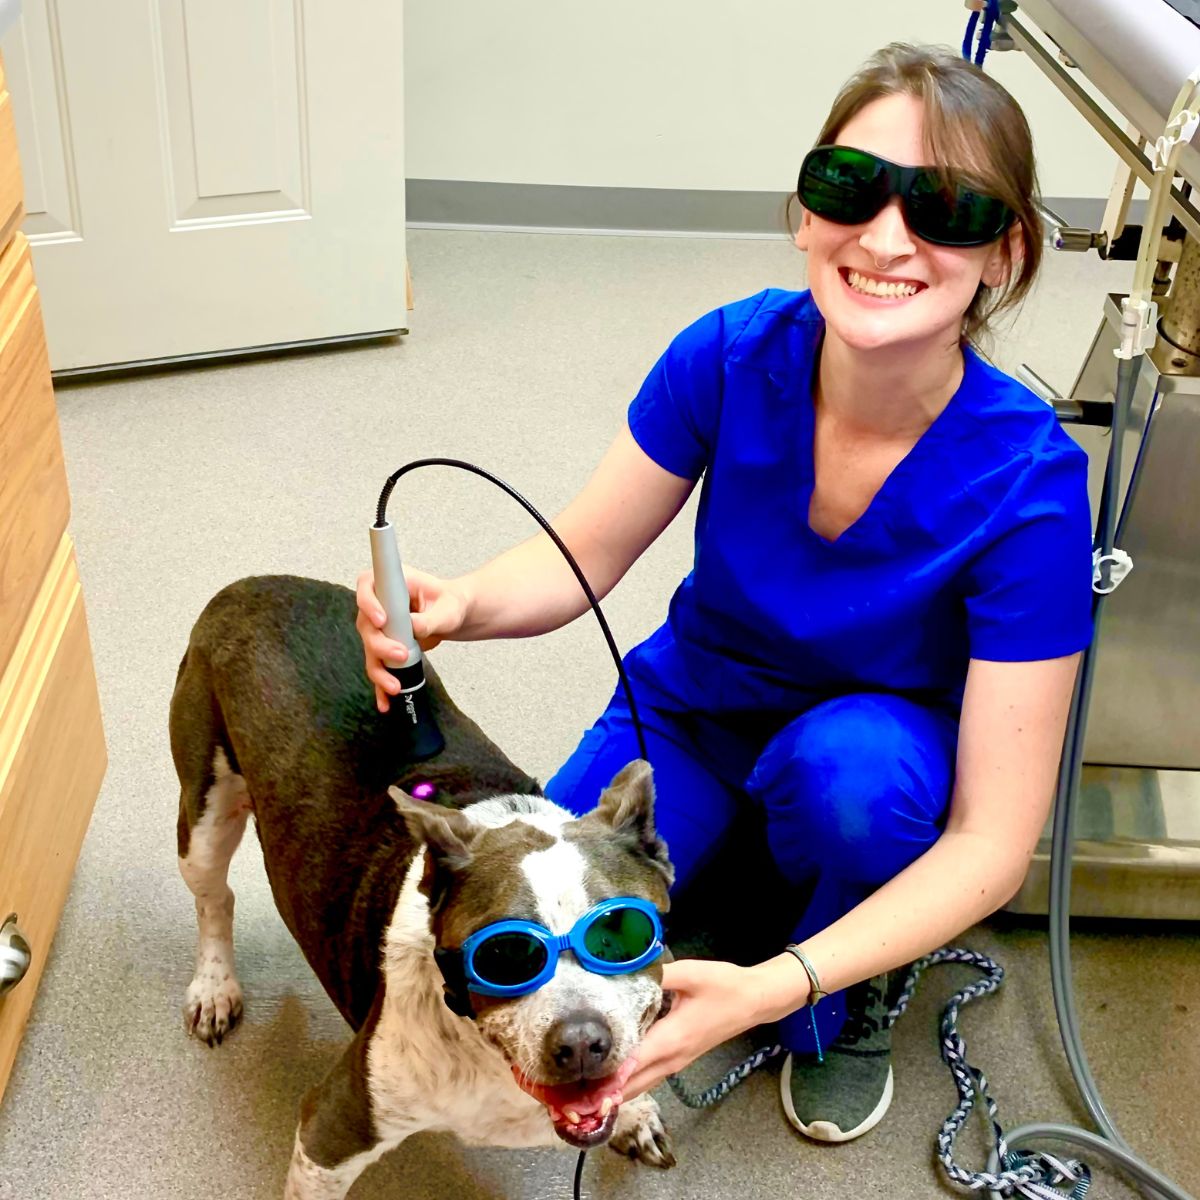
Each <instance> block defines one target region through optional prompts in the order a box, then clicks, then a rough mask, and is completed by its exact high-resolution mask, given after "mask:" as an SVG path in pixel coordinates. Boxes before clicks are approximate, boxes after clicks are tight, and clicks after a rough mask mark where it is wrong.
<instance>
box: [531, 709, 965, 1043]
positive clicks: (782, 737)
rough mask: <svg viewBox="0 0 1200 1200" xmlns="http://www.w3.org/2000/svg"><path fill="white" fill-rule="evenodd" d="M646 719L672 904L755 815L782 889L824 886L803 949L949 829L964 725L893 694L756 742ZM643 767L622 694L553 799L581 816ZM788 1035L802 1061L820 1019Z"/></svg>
mask: <svg viewBox="0 0 1200 1200" xmlns="http://www.w3.org/2000/svg"><path fill="white" fill-rule="evenodd" d="M638 711H639V714H640V715H641V718H642V726H643V728H644V730H645V735H646V748H647V752H648V754H649V757H650V762H651V765H652V766H653V768H654V781H655V793H656V800H655V820H656V823H657V826H658V830H659V833H660V834H661V836H662V837H663V838H664V840H665V841H666V843H667V846H668V848H669V850H670V854H671V861H672V862H673V863H674V864H675V885H674V888H673V889H672V896H677V895H679V894H680V893H682V892H684V891H686V888H687V886H688V884H689V883H690V882H691V881H692V880H693V879H694V878H695V876H696V873H697V872H698V870H699V869H700V868H701V867H703V866H704V865H705V864H706V863H708V862H709V861H710V860H711V859H712V858H713V857H714V855H716V854H717V853H718V851H719V850H720V848H721V845H722V842H723V840H724V839H725V838H726V837H727V835H728V834H729V831H730V829H731V827H732V825H733V823H734V822H735V820H737V819H738V818H739V816H741V815H742V814H744V813H745V812H746V811H747V810H748V809H755V810H757V812H756V816H757V818H758V819H759V821H760V822H761V824H762V826H763V827H764V828H765V831H766V842H767V848H768V849H769V851H770V854H771V856H772V858H773V859H774V861H775V863H776V865H777V866H778V868H779V870H780V871H781V872H782V874H783V876H784V878H785V879H786V880H787V881H788V882H789V883H791V884H797V885H799V884H803V883H812V884H813V891H812V894H811V899H810V900H809V902H808V906H807V908H805V910H804V911H803V912H802V913H799V914H797V917H798V920H797V922H796V925H795V929H794V932H793V934H792V940H793V941H796V942H802V941H803V940H804V939H805V938H808V937H811V936H813V935H814V934H816V933H818V932H820V931H821V930H822V929H824V928H825V927H826V926H828V925H830V924H832V923H833V922H834V921H836V920H837V919H838V918H839V917H841V916H843V915H844V914H845V913H847V912H849V911H850V909H852V908H854V907H855V905H857V904H858V903H859V902H860V901H862V900H863V899H865V898H866V897H867V896H868V895H870V893H871V892H873V891H874V890H875V889H876V888H878V887H880V886H881V885H882V884H884V883H886V882H887V881H888V880H889V879H891V878H892V877H893V876H895V875H897V874H898V873H899V872H900V871H902V870H903V869H904V868H905V867H906V866H908V864H909V863H911V862H912V861H913V860H914V859H916V858H918V857H920V855H921V854H922V853H923V852H924V851H925V850H926V849H928V847H929V846H931V845H932V844H933V843H934V842H935V841H936V840H937V838H938V836H939V834H940V832H941V830H942V827H943V824H944V821H945V814H946V810H947V807H948V805H949V801H950V792H951V788H952V786H953V782H954V756H955V749H956V744H957V740H958V723H957V721H956V720H955V719H954V717H953V716H952V715H950V714H949V713H947V712H945V711H936V710H933V709H929V708H925V707H922V706H921V705H918V704H915V703H913V702H912V701H909V700H906V699H903V698H901V697H898V696H893V695H884V694H879V695H875V694H863V695H849V696H843V697H839V698H837V699H834V700H829V701H826V702H824V703H822V704H818V705H816V706H815V707H814V708H811V709H809V710H808V711H806V712H804V713H802V714H801V715H800V716H798V717H795V718H794V719H792V720H790V721H789V722H788V723H787V724H784V725H782V727H778V728H772V727H771V726H770V725H769V723H768V722H767V721H765V720H762V721H758V722H757V726H758V732H757V733H755V732H753V731H752V730H751V729H750V728H749V727H748V726H747V725H746V723H745V722H743V723H742V728H740V729H738V728H730V726H729V725H728V724H724V725H722V724H719V723H718V722H716V721H714V720H712V719H709V718H707V717H705V716H703V715H702V714H696V713H673V712H664V711H661V710H657V709H655V708H653V707H647V705H646V704H645V702H644V701H643V702H641V703H639V705H638ZM764 725H767V730H766V732H763V726H764ZM764 738H765V740H764ZM638 756H639V752H638V746H637V738H636V736H635V734H634V730H633V724H632V722H631V720H630V717H629V709H628V708H627V706H626V705H625V702H624V699H623V697H622V695H621V692H620V690H618V693H617V695H616V696H615V697H614V698H613V701H612V703H611V704H610V705H609V707H608V709H607V710H606V711H605V712H604V713H603V714H602V715H601V717H600V719H599V720H598V721H597V722H596V723H595V724H594V725H593V726H592V728H591V729H589V730H588V731H587V733H586V734H584V736H583V740H582V741H581V742H580V743H579V746H578V747H577V748H576V750H575V752H574V754H572V755H571V757H570V758H569V759H568V760H567V762H566V763H565V764H564V765H563V766H562V768H561V769H560V770H559V771H558V773H557V774H556V775H555V776H554V778H553V779H551V780H550V782H549V783H548V784H547V785H546V789H545V790H546V794H547V795H548V796H549V797H550V798H551V799H552V800H554V801H555V802H556V803H558V804H560V805H562V806H563V807H564V808H566V809H568V810H570V811H571V812H575V813H578V814H580V815H582V814H584V813H586V812H588V811H589V810H590V809H591V808H593V807H594V806H595V803H596V800H597V798H598V796H599V795H600V792H601V791H602V790H603V789H604V788H605V787H606V786H607V785H608V784H609V782H610V781H611V780H612V777H613V776H614V775H616V773H617V772H618V771H619V770H620V769H621V768H622V767H623V766H625V764H626V763H628V762H630V761H631V760H632V759H635V758H637V757H638ZM735 902H736V903H739V904H747V907H749V908H750V910H751V912H750V913H749V914H748V917H749V919H753V918H752V912H753V897H738V898H737V899H736V901H735ZM781 949H782V947H781ZM844 997H845V993H844V992H839V993H834V994H833V995H831V996H830V997H828V998H827V999H825V1000H823V1001H821V1003H820V1004H818V1005H817V1006H816V1007H815V1008H814V1009H813V1013H815V1015H816V1023H817V1029H818V1032H819V1036H820V1038H821V1043H822V1045H825V1046H827V1045H829V1044H830V1043H831V1042H832V1041H833V1039H834V1038H836V1037H837V1035H838V1032H839V1031H840V1030H841V1028H842V1025H843V1023H844V1021H845V1018H846V1007H845V999H844ZM780 1038H781V1040H782V1042H783V1044H784V1045H785V1046H786V1047H787V1048H788V1049H790V1050H796V1051H800V1052H811V1051H812V1050H814V1049H815V1044H814V1040H813V1030H812V1017H811V1016H810V1014H809V1012H808V1011H807V1010H806V1009H801V1010H800V1011H798V1012H796V1013H793V1014H792V1015H791V1016H790V1017H788V1018H786V1019H785V1020H784V1021H783V1023H782V1025H781V1028H780Z"/></svg>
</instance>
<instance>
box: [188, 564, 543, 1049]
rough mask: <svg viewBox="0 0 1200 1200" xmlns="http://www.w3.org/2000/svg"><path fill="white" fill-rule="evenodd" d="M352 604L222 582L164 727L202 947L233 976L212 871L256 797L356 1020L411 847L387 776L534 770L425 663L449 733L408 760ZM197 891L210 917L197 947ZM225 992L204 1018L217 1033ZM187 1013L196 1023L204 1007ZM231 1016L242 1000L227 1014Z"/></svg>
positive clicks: (513, 776)
mask: <svg viewBox="0 0 1200 1200" xmlns="http://www.w3.org/2000/svg"><path fill="white" fill-rule="evenodd" d="M355 611H356V610H355V602H354V595H353V593H352V592H351V591H349V589H347V588H343V587H338V586H336V585H333V584H329V583H322V582H320V581H317V580H312V579H303V578H298V577H294V576H266V577H258V578H251V579H244V580H241V581H239V582H237V583H234V584H231V585H230V586H229V587H227V588H225V589H224V590H222V591H221V592H219V593H218V594H217V595H216V596H215V597H214V598H213V599H212V600H211V601H210V602H209V604H208V606H207V607H206V608H205V610H204V612H203V613H202V614H201V616H200V618H199V619H198V620H197V622H196V625H195V627H194V629H193V631H192V636H191V639H190V642H189V645H188V649H187V653H186V654H185V656H184V659H183V662H182V663H181V665H180V668H179V674H178V678H177V680H176V684H175V692H174V695H173V697H172V701H171V715H170V733H171V750H172V754H173V757H174V760H175V766H176V770H177V772H178V775H179V779H180V785H181V796H180V811H179V830H178V837H179V854H180V859H181V866H182V867H183V869H184V874H185V877H186V878H188V880H189V884H192V887H193V891H194V892H196V896H197V910H198V915H200V920H201V951H200V956H201V958H203V956H204V955H205V953H206V952H207V954H208V955H209V957H210V959H211V956H212V955H213V954H216V956H217V960H218V961H217V963H216V964H215V966H214V967H213V968H212V972H213V974H214V975H216V974H220V973H224V967H226V966H228V968H229V970H228V974H229V975H230V976H232V944H231V943H230V945H229V950H228V955H227V956H226V955H225V954H224V952H223V951H222V949H221V946H220V945H219V944H218V943H222V942H224V941H227V940H228V938H226V937H223V936H221V935H222V934H223V931H224V927H225V926H226V925H227V924H230V923H231V920H232V894H231V893H229V890H228V887H227V886H226V885H225V882H224V869H223V867H222V869H221V870H220V872H219V876H220V877H219V878H217V877H216V876H215V875H214V867H215V866H216V865H218V864H219V863H220V860H223V865H224V866H226V867H227V865H228V860H229V857H230V856H231V855H232V853H233V849H234V848H236V845H237V841H238V839H239V838H240V835H241V831H242V829H243V828H244V825H245V820H246V817H247V815H248V813H249V812H251V811H253V812H254V814H255V816H256V824H257V827H258V834H259V839H260V841H261V843H262V849H263V857H264V860H265V863H266V869H267V876H268V878H269V880H270V883H271V890H272V892H273V894H274V897H275V902H276V905H277V906H278V908H279V911H280V914H281V915H282V916H283V919H284V921H285V922H286V923H287V925H288V928H289V929H290V930H291V932H292V934H293V936H294V937H295V938H296V940H297V942H298V943H299V944H300V946H301V947H302V948H303V949H304V951H305V954H306V956H307V957H308V960H309V962H310V964H311V965H312V967H313V969H314V971H315V972H316V973H317V975H318V977H319V978H320V980H321V982H322V984H323V985H324V986H325V989H326V991H327V992H328V993H329V995H330V996H331V998H332V999H333V1001H334V1003H335V1004H337V1006H338V1008H339V1009H340V1011H341V1012H342V1014H343V1015H344V1016H345V1017H346V1019H347V1020H348V1021H349V1022H350V1024H351V1025H352V1026H353V1027H355V1028H358V1027H359V1026H360V1025H361V1024H362V1022H363V1021H364V1020H365V1019H366V1016H367V1013H368V1012H369V1010H370V1007H371V1003H372V1001H373V999H374V997H375V995H376V993H377V991H378V987H379V982H380V971H379V958H380V944H381V940H382V934H383V929H382V922H384V921H386V919H387V918H388V916H390V914H391V913H392V911H393V909H394V908H395V901H396V895H397V892H398V889H399V887H400V883H401V880H402V878H403V874H404V867H405V865H406V864H407V862H408V860H409V858H410V857H411V855H412V853H413V849H414V847H413V844H412V840H411V838H410V836H409V834H408V832H407V830H406V828H405V826H404V823H403V821H402V820H401V819H400V818H399V816H398V815H397V813H396V809H395V805H394V803H393V802H392V800H391V799H390V797H389V796H388V795H387V787H388V785H390V784H398V785H399V786H400V787H402V788H407V787H411V786H412V785H413V784H415V783H416V782H417V781H418V780H428V781H431V782H433V783H434V784H435V785H436V787H437V789H438V793H439V795H438V799H439V800H441V801H442V802H448V803H452V804H455V805H464V804H468V803H470V802H472V801H473V800H475V799H478V798H481V797H482V796H486V795H495V794H497V793H513V792H536V791H537V785H536V783H535V782H534V781H533V780H532V779H530V778H529V777H528V776H526V775H525V774H524V773H523V772H521V771H519V770H518V769H517V768H516V767H515V766H513V764H512V763H511V762H509V760H508V759H507V758H506V757H505V756H504V755H503V754H502V753H501V752H500V751H499V750H498V749H497V748H496V747H495V746H494V745H493V744H492V743H491V742H490V741H489V740H488V739H487V738H486V737H485V736H484V734H483V733H482V731H481V730H480V729H479V728H478V726H476V725H475V723H474V722H473V721H471V720H469V719H468V718H467V717H465V716H464V715H463V714H462V713H461V712H460V711H459V710H458V709H457V708H456V707H455V706H454V705H453V703H452V702H451V701H450V700H449V698H448V696H447V695H446V693H445V691H444V689H443V688H442V686H441V683H440V681H439V680H438V678H437V675H436V673H435V672H434V671H433V670H432V669H430V668H429V667H428V666H427V671H426V675H427V680H428V682H427V684H426V687H427V689H428V692H429V699H430V704H431V708H432V711H433V714H434V716H435V719H436V720H437V721H438V724H439V726H440V727H441V729H442V732H443V734H444V735H445V738H446V748H445V750H444V751H443V752H442V753H441V754H440V755H438V757H437V759H436V760H434V761H433V762H432V763H430V764H428V765H427V766H425V767H422V765H421V764H414V763H411V762H407V761H404V759H403V757H402V754H401V751H400V747H402V745H403V743H402V742H401V741H400V739H398V738H397V737H396V736H395V734H394V728H395V727H394V725H393V720H394V719H395V717H394V716H393V714H387V715H384V714H380V713H379V712H378V710H377V709H376V707H375V701H374V694H373V691H372V688H371V685H370V684H369V682H368V681H367V680H366V678H365V676H364V674H363V668H362V649H361V644H360V642H359V639H358V635H357V633H356V632H355V628H354V618H355ZM197 838H199V839H201V840H202V842H203V843H204V844H203V846H198V845H197V844H196V841H197ZM197 851H200V852H199V853H198V852H197ZM189 862H190V863H191V875H189V867H188V864H189ZM210 862H211V863H212V864H213V866H208V865H205V864H207V863H210ZM192 876H195V879H196V882H195V883H193V879H192ZM210 877H211V878H210ZM197 885H198V886H199V890H198V887H197ZM202 892H203V893H206V894H207V897H208V898H207V899H205V898H204V897H203V896H202ZM205 905H206V906H207V908H208V910H209V914H208V915H209V924H210V925H211V926H212V932H213V937H211V938H210V939H209V941H210V945H209V947H208V949H207V951H206V948H205V944H204V943H205V937H204V925H205V916H204V914H203V913H202V912H201V911H200V910H201V908H202V906H205ZM224 908H227V909H228V921H227V920H226V919H225V913H224V912H223V909H224ZM230 933H231V929H230ZM198 966H199V962H198ZM198 974H199V972H198ZM220 982H221V981H220V980H219V979H216V980H214V983H218V984H219V983H220ZM219 990H220V989H219V988H217V991H218V992H219ZM235 1004H236V1006H238V1007H240V993H239V994H238V995H237V997H236V999H235V1000H230V1001H229V1009H230V1011H231V1013H232V1009H233V1007H234V1006H235ZM220 1007H221V1006H220V1004H219V1003H218V1004H217V1005H216V1009H215V1011H214V1013H213V1018H212V1019H213V1022H214V1024H216V1025H217V1026H218V1028H217V1036H218V1038H219V1036H220V1034H221V1033H223V1032H224V1029H223V1028H219V1026H220V1025H221V1024H222V1022H221V1020H220V1017H221V1014H220ZM196 1019H197V1020H198V1021H199V1022H200V1024H201V1025H204V1023H205V1017H204V1014H203V1012H202V1013H201V1014H200V1015H199V1016H198V1017H197V1018H196ZM232 1020H236V1013H232V1019H229V1018H228V1016H227V1018H226V1020H225V1022H224V1027H226V1028H227V1027H228V1025H229V1024H232ZM201 1032H202V1035H203V1032H204V1030H203V1029H202V1031H201Z"/></svg>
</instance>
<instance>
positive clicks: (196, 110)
mask: <svg viewBox="0 0 1200 1200" xmlns="http://www.w3.org/2000/svg"><path fill="white" fill-rule="evenodd" d="M401 11H402V5H401V2H400V0H103V2H100V0H22V16H21V19H20V20H19V21H18V22H17V24H16V25H15V26H14V27H13V28H12V29H11V30H10V31H9V33H8V34H7V35H6V36H5V38H4V40H3V43H2V45H0V49H2V51H3V54H4V62H5V68H6V71H7V75H8V87H9V90H10V91H11V93H12V99H13V109H14V113H15V116H16V123H17V137H18V142H19V146H20V152H21V161H22V168H23V171H24V178H25V208H26V211H27V213H28V216H27V218H26V222H25V225H24V229H25V232H26V233H27V234H28V235H29V238H30V241H31V242H32V243H33V245H34V265H35V270H36V272H37V280H38V285H39V287H40V289H41V293H42V304H43V308H44V311H45V321H46V331H47V339H48V341H49V344H50V357H51V364H52V366H53V367H54V369H55V370H57V371H66V370H72V369H77V368H81V367H93V366H97V365H103V364H114V363H130V362H141V361H147V360H159V359H172V358H178V357H181V356H182V357H188V356H192V355H206V354H214V353H216V354H219V353H223V352H231V351H236V350H241V349H247V348H252V347H260V346H272V345H287V344H292V343H296V342H305V341H310V340H316V339H328V338H345V337H353V336H361V335H365V334H377V333H384V332H392V331H397V330H401V329H403V328H404V325H405V316H406V313H405V286H404V278H405V259H404V158H403V78H402V67H403V46H402V21H401Z"/></svg>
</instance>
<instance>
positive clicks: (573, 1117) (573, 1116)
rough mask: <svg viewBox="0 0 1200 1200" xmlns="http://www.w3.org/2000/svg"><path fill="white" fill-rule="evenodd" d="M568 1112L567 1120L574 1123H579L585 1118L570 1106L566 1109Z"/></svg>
mask: <svg viewBox="0 0 1200 1200" xmlns="http://www.w3.org/2000/svg"><path fill="white" fill-rule="evenodd" d="M566 1114H567V1120H568V1121H570V1122H571V1124H572V1125H578V1124H579V1123H580V1122H581V1121H582V1120H583V1118H582V1117H581V1116H580V1115H579V1114H578V1113H577V1112H574V1111H572V1110H571V1109H569V1108H568V1109H566Z"/></svg>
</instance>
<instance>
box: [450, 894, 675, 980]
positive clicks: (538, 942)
mask: <svg viewBox="0 0 1200 1200" xmlns="http://www.w3.org/2000/svg"><path fill="white" fill-rule="evenodd" d="M564 950H570V951H571V952H572V953H573V954H574V955H575V958H576V961H577V962H578V963H579V965H580V966H581V967H583V968H584V969H585V970H588V971H592V972H593V973H595V974H597V975H627V974H630V973H632V972H633V971H640V970H641V969H642V967H645V966H649V965H650V963H652V962H653V961H654V960H655V959H656V958H658V956H659V955H660V954H661V953H662V952H663V930H662V921H661V920H660V918H659V915H658V911H657V910H656V909H655V907H654V905H653V904H650V903H649V902H648V901H646V900H641V899H638V898H637V897H633V896H621V897H618V898H616V899H614V900H603V901H601V903H599V904H597V905H596V906H595V907H594V908H590V909H588V911H587V912H585V913H584V914H583V916H582V917H580V918H579V920H578V921H576V922H575V925H574V926H573V928H572V929H571V931H570V932H569V933H564V934H563V935H562V936H561V937H558V936H555V935H554V934H553V933H551V932H550V930H548V929H546V928H544V927H543V926H541V925H537V924H535V923H534V922H533V921H521V920H508V921H496V922H494V923H493V924H491V925H485V926H484V927H483V928H482V929H480V930H478V931H477V932H475V933H473V934H471V936H470V937H469V938H467V940H466V941H465V942H463V945H462V956H463V968H464V971H465V973H466V977H467V987H468V988H469V989H470V990H471V991H472V992H477V993H479V994H480V995H482V996H524V995H526V994H527V993H529V992H536V991H537V990H538V988H540V987H542V986H543V985H545V984H546V983H549V981H550V980H551V979H552V978H553V976H554V971H555V968H556V967H557V965H558V958H559V955H561V954H562V953H563V951H564Z"/></svg>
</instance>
